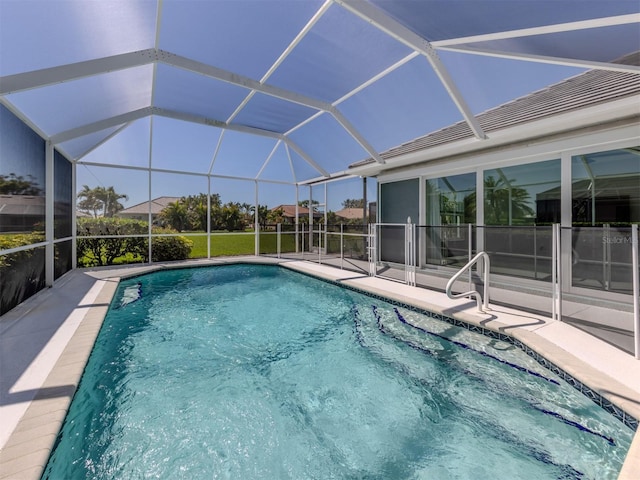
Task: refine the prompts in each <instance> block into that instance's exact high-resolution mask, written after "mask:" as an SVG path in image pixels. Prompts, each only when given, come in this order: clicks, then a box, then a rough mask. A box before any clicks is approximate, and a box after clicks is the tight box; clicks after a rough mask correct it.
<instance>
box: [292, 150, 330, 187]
mask: <svg viewBox="0 0 640 480" xmlns="http://www.w3.org/2000/svg"><path fill="white" fill-rule="evenodd" d="M289 155H291V164H292V165H293V171H294V174H295V177H296V181H297V182H304V181H305V180H311V179H313V178H318V177H321V176H322V175H321V173H320V172H319V171H318V170H316V169H315V168H314V167H313V166H312V165H310V164H309V163H308V162H307V161H306V160H305V159H304V158H302V157H301V156H300V155H298V153H297V152H296V151H295V150H293V149H292V148H289ZM300 195H303V193H302V192H301V193H300ZM301 198H304V197H301ZM306 198H308V195H307V197H306Z"/></svg>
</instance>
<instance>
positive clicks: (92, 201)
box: [78, 185, 102, 218]
mask: <svg viewBox="0 0 640 480" xmlns="http://www.w3.org/2000/svg"><path fill="white" fill-rule="evenodd" d="M78 199H82V200H79V201H78V210H80V211H82V212H86V213H89V214H91V215H93V218H98V211H99V210H100V209H101V208H102V203H101V202H100V201H99V200H98V198H97V197H96V192H95V189H93V188H89V186H88V185H83V186H82V190H80V191H79V192H78Z"/></svg>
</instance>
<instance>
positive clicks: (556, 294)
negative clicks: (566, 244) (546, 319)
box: [551, 223, 562, 320]
mask: <svg viewBox="0 0 640 480" xmlns="http://www.w3.org/2000/svg"><path fill="white" fill-rule="evenodd" d="M551 228H552V230H551V231H552V234H551V238H552V248H551V299H552V305H551V318H552V319H553V320H562V261H561V255H560V224H559V223H554V224H553V226H552V227H551Z"/></svg>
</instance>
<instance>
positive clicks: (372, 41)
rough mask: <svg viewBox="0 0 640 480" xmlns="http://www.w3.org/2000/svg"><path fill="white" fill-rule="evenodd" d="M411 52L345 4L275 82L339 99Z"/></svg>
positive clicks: (330, 15) (321, 25) (312, 35)
mask: <svg viewBox="0 0 640 480" xmlns="http://www.w3.org/2000/svg"><path fill="white" fill-rule="evenodd" d="M409 53H410V50H409V49H408V48H407V47H405V46H404V45H402V44H401V43H399V42H397V41H396V40H394V39H392V38H390V37H389V36H388V35H386V34H384V33H382V32H381V31H380V30H378V29H377V28H375V27H373V26H372V25H370V24H369V23H367V22H365V21H364V20H361V19H360V18H358V17H355V16H354V15H353V14H351V13H350V12H348V11H346V10H345V9H344V8H342V7H339V6H336V5H334V6H332V7H331V8H330V9H329V10H328V11H327V13H325V14H324V16H323V17H322V18H321V19H320V20H319V21H318V23H317V24H316V25H315V26H314V27H313V28H312V29H311V31H310V32H309V34H307V35H306V36H305V38H304V39H303V40H302V41H301V42H300V45H298V47H297V48H296V49H295V50H294V51H293V52H292V53H291V54H290V55H289V56H288V57H287V59H286V60H285V61H284V62H283V64H282V65H281V66H280V67H279V68H278V69H277V70H276V71H275V73H274V74H273V75H272V76H271V78H270V79H269V83H272V84H273V85H276V86H278V87H281V88H285V89H288V90H292V91H294V92H299V93H302V94H304V95H308V96H310V97H313V98H319V99H322V100H324V101H327V102H333V101H336V100H338V99H339V98H341V97H342V96H344V95H346V94H347V93H349V92H350V91H351V90H353V89H355V88H356V87H358V86H359V85H360V84H361V83H363V82H365V81H367V80H369V79H370V78H372V77H373V76H375V75H377V74H378V73H380V72H381V71H383V70H384V69H386V68H387V67H389V66H391V65H392V64H394V63H395V62H397V61H398V60H400V59H401V58H403V57H405V56H406V55H408V54H409Z"/></svg>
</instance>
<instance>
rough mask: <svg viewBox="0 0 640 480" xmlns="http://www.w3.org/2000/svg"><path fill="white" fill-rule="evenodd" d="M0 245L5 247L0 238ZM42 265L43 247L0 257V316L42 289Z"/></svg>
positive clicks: (43, 283)
mask: <svg viewBox="0 0 640 480" xmlns="http://www.w3.org/2000/svg"><path fill="white" fill-rule="evenodd" d="M30 243H31V242H30ZM0 244H1V245H6V244H5V243H4V238H3V237H1V236H0ZM3 248H8V247H6V246H5V247H3ZM44 265H45V248H44V247H38V248H32V249H29V250H23V251H21V252H16V253H10V254H8V255H0V278H2V281H1V282H0V315H3V314H5V313H6V312H8V311H9V310H11V309H12V308H13V307H15V306H16V305H18V304H19V303H21V302H23V301H24V300H26V299H27V298H29V297H30V296H32V295H33V294H35V293H37V292H39V291H40V290H42V289H43V288H44V286H45V276H44Z"/></svg>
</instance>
